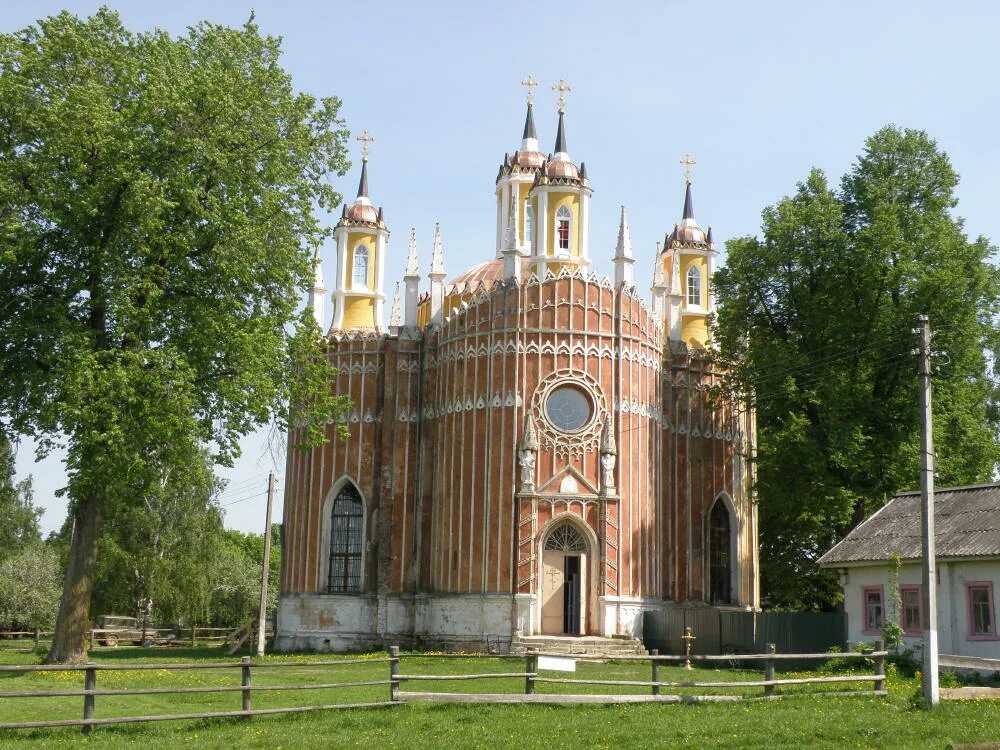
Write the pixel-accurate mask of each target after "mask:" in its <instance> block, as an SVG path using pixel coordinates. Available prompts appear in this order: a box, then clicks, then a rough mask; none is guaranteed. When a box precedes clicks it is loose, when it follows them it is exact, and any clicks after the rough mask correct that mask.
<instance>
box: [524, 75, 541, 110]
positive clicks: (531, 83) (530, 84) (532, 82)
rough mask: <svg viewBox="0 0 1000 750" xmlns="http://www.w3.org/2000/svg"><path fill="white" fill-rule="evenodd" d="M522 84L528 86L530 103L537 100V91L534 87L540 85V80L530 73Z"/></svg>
mask: <svg viewBox="0 0 1000 750" xmlns="http://www.w3.org/2000/svg"><path fill="white" fill-rule="evenodd" d="M521 85H522V86H527V87H528V104H531V103H532V102H533V101H535V92H534V91H532V89H533V88H534V87H535V86H537V85H538V81H536V80H535V79H534V78H532V77H531V73H528V77H527V78H525V79H524V80H523V81H521Z"/></svg>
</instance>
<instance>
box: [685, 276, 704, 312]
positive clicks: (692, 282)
mask: <svg viewBox="0 0 1000 750" xmlns="http://www.w3.org/2000/svg"><path fill="white" fill-rule="evenodd" d="M687 303H688V305H690V306H692V307H701V271H699V270H698V267H697V266H691V267H690V268H689V269H688V272H687Z"/></svg>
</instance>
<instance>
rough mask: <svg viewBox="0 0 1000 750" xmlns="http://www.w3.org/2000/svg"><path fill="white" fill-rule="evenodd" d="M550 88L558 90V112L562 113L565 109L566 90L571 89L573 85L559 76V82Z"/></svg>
mask: <svg viewBox="0 0 1000 750" xmlns="http://www.w3.org/2000/svg"><path fill="white" fill-rule="evenodd" d="M552 90H553V91H558V92H559V114H562V113H563V112H565V111H566V92H567V91H572V90H573V87H572V86H570V85H569V84H568V83H566V81H564V80H563V79H562V78H560V79H559V83H557V84H556V85H555V86H553V87H552Z"/></svg>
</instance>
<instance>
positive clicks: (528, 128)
mask: <svg viewBox="0 0 1000 750" xmlns="http://www.w3.org/2000/svg"><path fill="white" fill-rule="evenodd" d="M531 110H532V107H531V102H528V114H527V116H526V117H525V118H524V135H522V136H521V138H534V139H535V140H538V136H536V135H535V116H534V115H533V114H532V113H531Z"/></svg>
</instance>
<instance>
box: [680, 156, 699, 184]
mask: <svg viewBox="0 0 1000 750" xmlns="http://www.w3.org/2000/svg"><path fill="white" fill-rule="evenodd" d="M679 163H680V164H683V165H684V182H686V183H687V184H688V185H690V184H691V167H693V166H694V165H695V164H697V163H698V162H696V161H695V160H694V159H692V158H691V154H684V158H683V159H681V160H680V162H679Z"/></svg>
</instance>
